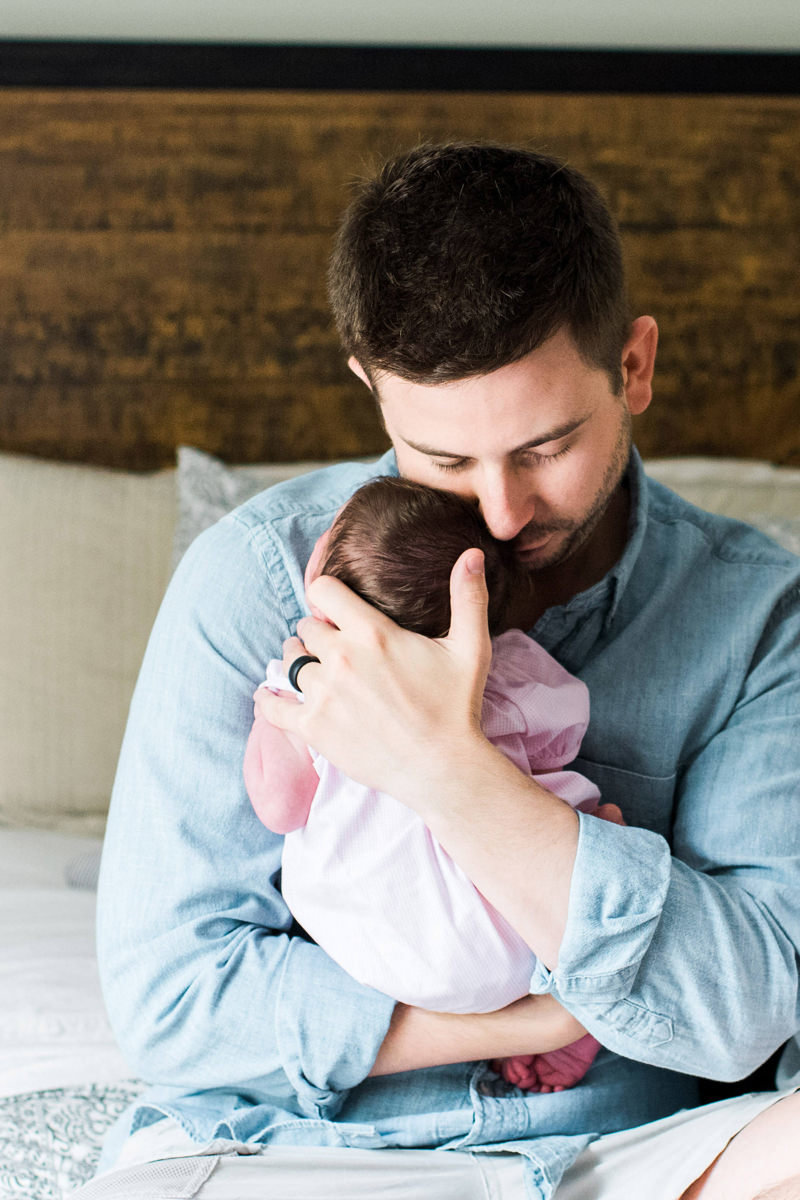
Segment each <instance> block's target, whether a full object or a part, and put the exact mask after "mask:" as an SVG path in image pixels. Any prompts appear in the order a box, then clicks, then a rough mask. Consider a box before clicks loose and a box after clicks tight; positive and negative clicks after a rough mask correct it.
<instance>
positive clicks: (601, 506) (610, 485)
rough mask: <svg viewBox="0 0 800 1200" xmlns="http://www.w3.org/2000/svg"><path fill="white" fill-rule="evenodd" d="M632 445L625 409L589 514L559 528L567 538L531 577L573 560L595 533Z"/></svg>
mask: <svg viewBox="0 0 800 1200" xmlns="http://www.w3.org/2000/svg"><path fill="white" fill-rule="evenodd" d="M632 445H633V435H632V421H631V415H630V413H629V412H628V409H627V408H625V409H624V416H623V420H622V423H621V426H620V431H619V437H618V438H617V444H616V446H615V447H614V451H613V454H612V457H611V461H610V463H609V464H608V467H607V468H606V472H605V474H604V476H603V479H602V482H601V484H600V487H599V488H598V490H597V493H596V495H595V497H594V500H593V501H592V503H591V505H590V507H589V511H588V512H587V514H586V516H585V517H584V518H583V520H582V521H581V522H580V524H579V525H578V526H577V527H575V526H573V525H567V526H563V527H561V528H563V529H567V530H569V531H570V532H569V534H568V536H567V538H566V540H565V541H564V542H562V543H561V545H560V546H557V547H556V548H555V549H554V550H553V553H552V556H550V557H549V558H543V559H542V561H541V562H538V563H537V564H536V566H535V567H533V566H531V568H530V574H531V575H534V576H535V575H537V574H538V573H539V571H544V570H548V569H549V568H550V567H557V566H560V565H561V564H562V563H564V562H566V561H567V560H568V559H570V558H572V557H573V555H575V554H576V553H577V552H578V551H579V550H581V549H582V548H583V547H584V546H585V545H586V544H587V542H588V541H589V540H590V538H591V536H592V534H593V533H594V532H595V530H596V529H597V526H598V525H599V524H600V522H601V521H602V519H603V517H604V516H605V514H606V512H607V511H608V506H609V504H610V503H611V501H612V500H613V498H614V496H615V494H616V491H617V488H618V487H619V485H620V482H621V481H622V477H623V475H624V474H625V471H626V469H627V466H628V462H629V460H630V456H631V447H632ZM551 531H552V532H553V533H557V532H559V531H560V528H559V526H558V525H554V526H551ZM524 533H525V535H526V537H530V532H529V531H528V530H525V531H524ZM547 533H548V530H547V529H543V530H541V532H540V533H539V536H546V534H547Z"/></svg>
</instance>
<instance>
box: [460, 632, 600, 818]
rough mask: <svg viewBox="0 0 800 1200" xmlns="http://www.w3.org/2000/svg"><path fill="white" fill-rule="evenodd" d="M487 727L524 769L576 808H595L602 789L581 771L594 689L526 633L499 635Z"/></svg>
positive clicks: (486, 703)
mask: <svg viewBox="0 0 800 1200" xmlns="http://www.w3.org/2000/svg"><path fill="white" fill-rule="evenodd" d="M483 724H484V732H485V733H486V735H487V737H489V738H490V739H491V740H492V741H493V742H494V744H495V745H497V746H498V747H499V749H501V750H503V752H504V753H505V754H507V755H508V757H509V758H510V759H511V760H512V762H514V763H516V765H517V766H518V767H519V768H520V770H523V771H525V772H526V773H527V772H528V771H530V773H531V774H532V775H534V776H535V777H536V779H537V781H538V782H539V783H540V784H541V785H542V787H546V788H548V790H549V791H551V792H554V793H555V795H557V796H560V797H561V799H562V800H565V801H566V802H567V803H568V804H570V805H571V806H572V807H573V808H579V809H581V810H582V811H584V812H593V811H594V809H595V808H596V807H597V802H598V800H599V798H600V793H599V791H598V790H597V788H596V787H595V785H594V784H593V783H590V781H589V780H588V779H586V778H585V777H584V776H583V775H579V774H578V772H576V771H566V770H563V769H562V768H564V767H565V766H567V765H568V764H569V763H571V762H572V761H573V760H574V759H575V758H577V756H578V754H579V753H580V747H581V741H582V740H583V735H584V733H585V732H586V727H587V725H588V724H589V690H588V688H587V687H586V685H585V684H584V683H582V682H581V680H580V679H577V678H576V677H575V676H574V675H570V673H569V672H568V671H565V670H564V668H563V667H562V666H560V664H559V663H557V662H556V660H555V659H554V658H553V657H552V655H550V654H548V653H547V651H546V650H543V649H542V647H541V646H539V645H538V643H536V642H534V641H533V640H532V639H531V638H529V637H528V636H527V635H526V634H524V633H522V632H521V631H520V630H518V629H512V630H509V631H508V632H507V633H504V634H502V635H501V636H500V637H499V638H497V639H496V640H495V644H494V655H493V657H492V667H491V671H490V674H489V680H488V681H487V688H486V695H485V698H484V712H483Z"/></svg>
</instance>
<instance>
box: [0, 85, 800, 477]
mask: <svg viewBox="0 0 800 1200" xmlns="http://www.w3.org/2000/svg"><path fill="white" fill-rule="evenodd" d="M798 77H800V73H799V76H798ZM78 82H80V81H78ZM0 131H1V132H0V449H4V450H10V451H19V452H26V453H32V454H36V455H42V456H47V457H57V458H60V459H67V460H76V461H82V462H94V463H99V464H106V465H109V466H124V467H128V468H134V469H149V468H153V467H157V466H161V465H164V464H166V463H168V462H171V461H172V460H173V457H174V449H175V446H176V445H178V444H180V443H188V444H192V445H195V446H198V447H200V448H203V449H206V450H209V451H212V452H214V453H217V454H219V455H221V456H222V457H223V458H225V459H226V460H228V461H229V462H252V461H259V460H260V461H270V460H271V461H288V460H293V459H301V458H335V457H340V456H344V455H351V454H353V455H356V454H365V453H370V452H372V451H378V450H381V449H382V448H383V447H384V446H385V444H386V440H385V436H384V434H383V432H382V430H381V427H380V424H379V421H378V419H377V416H376V414H375V412H374V411H373V409H372V406H371V404H370V403H369V402H368V397H367V396H366V393H365V392H364V391H363V389H362V388H361V386H360V385H359V384H358V383H357V382H356V381H355V380H354V379H353V378H352V377H351V376H350V374H349V372H348V371H347V368H346V365H345V362H344V357H343V355H342V352H341V350H340V348H339V346H338V343H337V339H336V335H335V332H334V330H333V328H332V323H331V321H330V318H329V315H328V311H327V306H326V301H325V288H324V275H325V268H326V258H327V254H328V251H329V246H330V240H331V235H332V232H333V229H334V227H335V224H336V221H337V219H338V217H339V215H340V213H341V211H342V209H343V207H344V206H345V204H346V203H347V199H348V184H349V182H350V181H351V180H353V178H355V177H357V176H360V175H363V174H365V173H369V172H371V170H372V169H373V167H374V166H375V165H376V164H377V163H378V162H379V161H380V160H381V158H383V157H384V156H385V155H387V154H390V153H393V152H395V151H398V150H400V149H403V148H406V147H408V146H410V145H412V144H414V143H416V142H418V141H419V140H423V139H424V140H440V139H450V138H489V139H495V140H501V141H512V142H517V143H522V144H526V145H530V146H533V147H536V148H539V149H544V150H546V151H548V152H551V153H554V154H556V155H559V156H562V157H564V158H566V159H568V160H569V161H570V162H571V163H573V164H574V165H575V166H577V167H579V168H580V169H582V170H585V171H586V172H588V173H589V174H590V175H591V176H592V177H593V178H594V179H595V180H596V181H597V182H598V183H599V184H600V185H601V187H602V188H603V189H604V190H605V192H606V194H607V196H608V198H609V200H610V203H611V206H612V209H613V211H614V212H615V213H616V214H617V216H618V218H619V220H620V223H621V226H622V231H623V238H624V243H625V246H626V252H627V260H628V268H629V278H630V290H631V294H632V298H633V303H634V307H635V309H636V310H637V311H638V312H647V313H651V314H652V315H654V316H655V317H656V318H657V320H658V322H659V326H660V330H661V342H660V351H659V361H658V369H657V381H656V390H655V401H654V404H653V406H652V407H651V410H650V411H649V412H648V413H647V414H646V415H645V416H644V417H643V418H641V420H640V422H639V425H638V432H637V441H638V444H639V446H640V448H641V449H642V451H643V453H645V454H646V455H651V456H652V455H659V456H661V455H675V454H717V455H732V456H743V457H753V458H766V459H769V460H772V461H774V462H778V463H794V464H800V419H799V418H800V95H763V94H762V95H756V94H740V95H737V94H693V95H687V94H673V93H670V92H665V91H661V92H658V93H651V94H648V93H645V92H632V91H630V90H629V91H627V92H625V93H615V92H613V91H609V90H608V88H606V90H603V91H595V92H592V91H583V92H574V93H570V92H557V91H554V90H548V91H539V90H532V91H522V90H516V91H511V92H501V91H489V92H487V91H478V90H470V91H453V90H449V91H441V92H437V91H431V90H426V91H397V90H387V91H368V90H353V91H348V90H347V89H346V87H342V88H339V89H337V90H320V89H316V88H315V89H308V90H293V89H291V88H287V87H281V88H280V89H270V88H261V89H259V88H250V89H248V90H246V91H245V90H224V89H223V90H220V89H214V90H211V89H208V88H196V89H191V90H175V89H174V88H163V87H159V88H157V89H152V88H143V87H135V88H128V89H119V88H118V89H114V88H108V87H97V86H93V87H85V88H83V87H81V86H69V87H63V86H47V87H44V86H30V85H28V86H21V87H8V86H7V87H6V88H5V89H3V90H0Z"/></svg>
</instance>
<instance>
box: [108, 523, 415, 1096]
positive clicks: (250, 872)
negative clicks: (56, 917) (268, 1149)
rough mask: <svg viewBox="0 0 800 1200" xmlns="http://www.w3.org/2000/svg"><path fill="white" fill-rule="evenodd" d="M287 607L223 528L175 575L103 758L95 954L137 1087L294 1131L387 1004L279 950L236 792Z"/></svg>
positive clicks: (249, 551) (261, 863) (309, 953)
mask: <svg viewBox="0 0 800 1200" xmlns="http://www.w3.org/2000/svg"><path fill="white" fill-rule="evenodd" d="M258 536H259V537H260V538H262V541H263V538H266V537H267V533H266V532H262V533H260V534H259V535H258ZM290 590H291V589H289V588H288V586H287V582H286V579H285V578H272V577H271V576H270V561H269V555H268V554H266V552H265V550H264V545H263V544H260V543H258V542H257V539H256V538H255V535H254V533H253V530H252V529H248V528H247V527H246V526H245V525H243V524H242V523H241V522H240V521H239V520H237V519H236V518H235V517H233V518H227V519H226V520H224V521H223V522H221V523H220V524H219V525H217V526H215V527H214V528H213V529H211V530H209V531H208V532H207V533H205V534H203V535H202V536H201V538H200V539H198V541H197V542H196V543H195V544H194V546H193V547H192V548H191V549H190V550H189V551H188V552H187V554H186V556H185V558H184V560H183V562H182V563H181V565H180V567H179V568H178V571H177V572H176V575H175V577H174V579H173V581H172V583H171V585H170V588H169V590H168V593H167V596H166V598H165V600H164V603H163V605H162V608H161V612H160V614H159V616H158V618H157V621H156V624H155V627H154V629H153V633H152V636H151V639H150V643H149V646H148V650H147V653H146V656H145V660H144V664H143V666H142V670H141V674H140V678H139V682H138V685H137V689H136V693H135V696H134V699H133V703H132V706H131V712H130V717H129V722H128V728H127V731H126V735H125V740H124V744H123V749H122V753H121V757H120V763H119V769H118V773H117V779H116V783H115V788H114V795H113V799H112V804H111V812H110V815H109V823H108V831H107V836H106V843H105V848H104V854H103V864H102V870H101V882H100V893H99V904H98V911H99V916H98V951H99V960H100V967H101V975H102V980H103V988H104V993H105V998H106V1003H107V1007H108V1011H109V1016H110V1019H111V1023H112V1026H113V1028H114V1031H115V1033H116V1036H117V1038H118V1040H119V1043H120V1046H121V1047H122V1049H123V1052H124V1053H125V1054H126V1056H127V1058H128V1060H129V1062H130V1064H131V1067H132V1069H133V1070H134V1071H135V1072H136V1073H137V1074H138V1075H140V1076H141V1077H142V1078H143V1079H145V1080H147V1081H148V1082H151V1083H160V1084H168V1085H172V1086H174V1087H178V1088H181V1089H185V1090H187V1091H191V1090H196V1089H203V1088H214V1087H221V1088H232V1089H234V1090H238V1091H242V1090H248V1089H249V1090H251V1091H252V1092H254V1093H257V1094H259V1095H262V1096H264V1095H265V1096H269V1095H276V1096H280V1097H281V1100H282V1102H283V1103H284V1104H286V1102H287V1096H293V1097H294V1099H293V1100H292V1101H291V1103H294V1105H295V1106H296V1109H297V1111H298V1112H299V1113H301V1114H302V1115H305V1116H312V1117H322V1116H325V1117H330V1116H332V1115H334V1114H335V1112H336V1111H337V1109H338V1107H339V1106H340V1105H341V1103H342V1101H343V1099H344V1096H345V1094H346V1092H347V1090H348V1089H349V1088H351V1087H353V1086H355V1085H356V1084H357V1083H359V1082H360V1081H361V1080H362V1079H363V1078H364V1077H365V1076H366V1075H367V1074H368V1072H369V1070H370V1068H371V1066H372V1063H373V1062H374V1059H375V1055H376V1053H377V1050H378V1048H379V1046H380V1044H381V1042H382V1041H383V1038H384V1036H385V1034H386V1031H387V1029H388V1025H389V1021H390V1018H391V1013H392V1008H393V1002H392V1001H391V1000H390V999H389V998H388V997H386V996H384V995H382V994H381V993H378V992H375V991H373V990H371V989H369V988H366V987H363V986H361V985H360V984H358V983H356V982H355V981H354V980H353V979H351V978H350V977H349V976H348V975H347V974H346V973H345V972H344V971H342V970H341V969H340V968H339V967H338V966H337V965H336V964H335V963H334V962H333V961H332V960H331V959H329V958H328V957H327V956H326V955H325V954H324V952H323V951H322V950H321V949H320V948H319V947H317V946H316V945H314V944H313V943H311V942H309V941H308V940H306V939H305V938H303V937H302V936H296V934H297V930H296V928H295V927H293V923H292V917H291V914H290V913H289V911H288V909H287V907H286V905H285V903H284V901H283V898H282V896H281V893H280V888H279V881H280V864H281V849H282V844H283V839H282V838H281V837H279V836H278V835H276V834H274V833H272V832H270V830H268V829H266V828H265V827H264V826H263V825H262V824H261V822H260V821H259V820H258V818H257V817H256V815H255V813H254V812H253V809H252V807H251V805H250V803H249V801H248V799H247V795H246V792H245V788H244V784H243V778H242V762H243V758H244V752H245V745H246V741H247V736H248V732H249V729H250V725H251V722H252V713H253V701H252V696H253V691H254V689H255V687H256V685H257V684H258V683H259V682H260V680H261V679H262V678H263V673H264V666H265V664H266V662H267V661H268V660H269V659H270V658H274V657H276V656H279V655H280V653H281V643H282V641H283V639H284V638H286V637H287V636H288V635H289V632H290V624H289V620H288V618H287V606H286V603H285V600H286V597H287V596H288V595H289V594H290ZM295 603H296V601H295Z"/></svg>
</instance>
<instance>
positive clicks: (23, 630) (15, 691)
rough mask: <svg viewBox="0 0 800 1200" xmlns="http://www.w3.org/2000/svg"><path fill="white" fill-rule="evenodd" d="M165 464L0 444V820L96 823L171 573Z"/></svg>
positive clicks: (170, 490)
mask: <svg viewBox="0 0 800 1200" xmlns="http://www.w3.org/2000/svg"><path fill="white" fill-rule="evenodd" d="M174 475H175V472H174V471H172V470H167V471H163V472H159V473H157V474H153V475H142V474H132V473H131V474H129V473H127V472H122V471H107V470H102V469H99V468H93V467H85V466H74V465H68V464H61V463H51V462H46V461H43V460H39V459H33V458H24V457H19V456H14V455H8V454H0V598H1V599H0V612H2V620H0V824H2V825H18V826H20V825H25V826H38V827H45V828H49V829H60V830H64V831H72V832H80V833H90V834H91V833H100V832H102V828H103V825H104V818H105V812H106V809H107V807H108V798H109V794H110V790H111V784H112V781H113V778H114V770H115V766H116V760H117V754H118V752H119V747H120V742H121V739H122V732H123V729H124V725H125V720H126V717H127V711H128V705H129V702H130V697H131V693H132V691H133V686H134V682H135V679H136V675H137V673H138V670H139V664H140V662H141V658H142V654H143V652H144V647H145V644H146V641H147V637H148V634H149V631H150V626H151V624H152V622H153V618H154V616H155V613H156V611H157V608H158V604H159V602H160V600H161V596H162V594H163V591H164V587H165V584H166V580H167V577H168V573H169V560H170V548H171V540H172V534H173V529H174V524H175V510H174V496H175V485H174Z"/></svg>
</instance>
